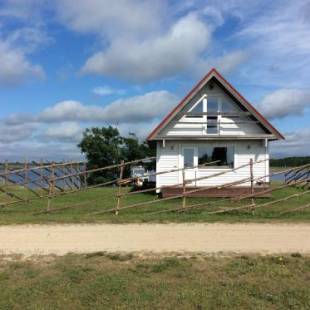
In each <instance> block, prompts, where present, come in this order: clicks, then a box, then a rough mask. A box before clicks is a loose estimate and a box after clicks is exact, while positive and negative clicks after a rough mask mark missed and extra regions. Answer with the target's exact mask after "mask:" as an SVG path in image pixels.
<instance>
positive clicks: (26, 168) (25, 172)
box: [24, 160, 28, 186]
mask: <svg viewBox="0 0 310 310" xmlns="http://www.w3.org/2000/svg"><path fill="white" fill-rule="evenodd" d="M24 170H25V171H24V186H26V185H28V162H27V160H25V164H24Z"/></svg>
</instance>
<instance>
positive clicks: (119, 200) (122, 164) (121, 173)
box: [115, 160, 125, 215]
mask: <svg viewBox="0 0 310 310" xmlns="http://www.w3.org/2000/svg"><path fill="white" fill-rule="evenodd" d="M124 163H125V162H124V160H122V161H121V166H120V172H119V180H118V191H117V205H116V211H115V215H118V212H119V208H120V205H121V191H122V184H121V182H122V179H123V175H124Z"/></svg>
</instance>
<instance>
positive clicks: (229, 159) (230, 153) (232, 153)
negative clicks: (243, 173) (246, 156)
mask: <svg viewBox="0 0 310 310" xmlns="http://www.w3.org/2000/svg"><path fill="white" fill-rule="evenodd" d="M234 158H235V149H234V147H233V146H229V147H227V164H228V165H229V167H232V168H233V167H234Z"/></svg>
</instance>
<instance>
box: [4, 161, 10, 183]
mask: <svg viewBox="0 0 310 310" xmlns="http://www.w3.org/2000/svg"><path fill="white" fill-rule="evenodd" d="M8 174H9V163H8V161H7V160H6V161H5V163H4V185H8Z"/></svg>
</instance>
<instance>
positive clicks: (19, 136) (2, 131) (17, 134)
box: [0, 123, 35, 143]
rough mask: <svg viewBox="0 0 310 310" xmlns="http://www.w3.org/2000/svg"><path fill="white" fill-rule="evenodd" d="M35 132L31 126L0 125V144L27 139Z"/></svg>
mask: <svg viewBox="0 0 310 310" xmlns="http://www.w3.org/2000/svg"><path fill="white" fill-rule="evenodd" d="M34 131H35V126H34V125H33V124H16V125H12V126H7V125H6V124H4V123H0V143H11V142H15V141H21V140H25V139H28V138H29V137H31V136H32V134H33V133H34Z"/></svg>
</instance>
